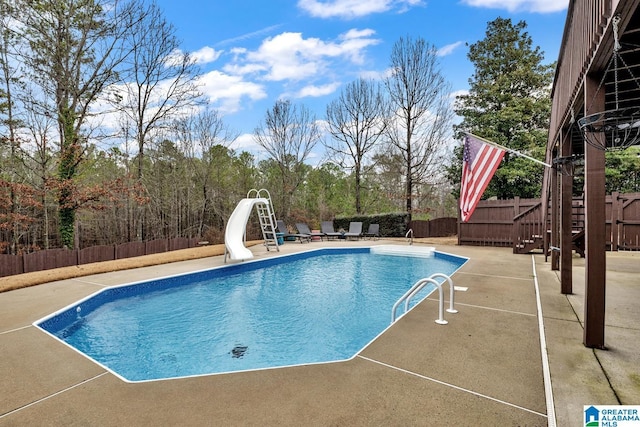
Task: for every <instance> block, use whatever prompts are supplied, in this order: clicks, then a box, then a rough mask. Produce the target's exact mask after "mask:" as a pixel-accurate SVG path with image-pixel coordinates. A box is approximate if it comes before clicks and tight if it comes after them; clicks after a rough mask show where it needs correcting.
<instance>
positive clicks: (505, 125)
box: [448, 18, 555, 199]
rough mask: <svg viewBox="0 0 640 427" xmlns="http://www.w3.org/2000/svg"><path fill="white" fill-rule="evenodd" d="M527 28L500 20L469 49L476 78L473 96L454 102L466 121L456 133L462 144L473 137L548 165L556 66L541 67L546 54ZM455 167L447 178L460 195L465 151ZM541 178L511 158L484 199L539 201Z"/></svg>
mask: <svg viewBox="0 0 640 427" xmlns="http://www.w3.org/2000/svg"><path fill="white" fill-rule="evenodd" d="M526 28H527V24H526V23H525V22H524V21H520V22H518V23H517V24H515V25H514V24H513V23H512V22H511V20H510V19H504V18H497V19H495V20H494V21H491V22H489V23H488V25H487V31H486V37H485V38H484V39H482V40H480V41H478V42H477V43H474V44H472V45H470V46H469V53H468V54H467V57H468V58H469V60H470V61H471V62H472V63H473V64H474V66H475V72H474V74H473V76H472V77H471V78H470V79H469V86H470V89H469V93H468V94H465V95H461V96H458V97H457V98H456V105H455V112H456V114H457V115H459V116H460V117H461V118H462V121H461V122H460V123H459V124H458V125H456V126H454V129H455V131H456V135H457V137H459V138H462V137H463V136H464V132H470V133H473V134H476V135H478V136H481V137H483V138H486V139H489V140H491V141H494V142H497V143H498V144H501V145H504V146H506V147H509V148H511V149H513V150H516V151H519V152H522V153H525V154H528V155H530V156H532V157H535V158H538V159H541V160H544V153H545V146H546V141H547V133H548V121H549V117H550V114H551V98H550V93H549V90H550V88H551V82H552V79H553V70H554V68H555V65H554V64H548V65H545V64H543V63H542V61H543V59H544V54H543V52H542V51H541V50H540V48H539V47H533V42H532V40H531V37H530V36H529V34H528V33H527V32H526V31H525V30H526ZM453 161H454V163H453V164H452V165H451V166H450V167H449V168H448V177H449V180H450V182H451V183H452V184H454V188H456V189H457V190H456V191H458V190H459V183H460V173H461V168H462V150H461V148H458V149H457V150H456V155H455V156H454V160H453ZM543 173H544V171H543V166H540V165H539V164H537V163H534V162H531V161H530V160H527V159H523V158H521V157H517V156H514V155H512V154H509V153H507V155H506V156H505V158H504V160H503V162H502V164H501V166H500V167H499V168H498V170H497V171H496V174H495V176H494V178H493V179H492V181H491V183H490V184H489V187H487V190H486V191H485V197H490V196H497V197H498V198H500V199H508V198H513V197H515V196H519V197H526V198H531V197H539V196H540V192H541V188H542V176H543Z"/></svg>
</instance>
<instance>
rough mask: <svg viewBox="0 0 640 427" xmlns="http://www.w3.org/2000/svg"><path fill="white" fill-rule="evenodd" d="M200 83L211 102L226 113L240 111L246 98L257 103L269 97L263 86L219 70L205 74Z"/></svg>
mask: <svg viewBox="0 0 640 427" xmlns="http://www.w3.org/2000/svg"><path fill="white" fill-rule="evenodd" d="M199 83H200V85H201V90H202V92H204V94H205V95H206V96H207V97H208V98H209V100H210V101H211V102H212V103H214V104H216V105H217V106H218V107H219V109H220V110H221V111H223V112H226V113H233V112H236V111H238V110H240V101H241V100H242V99H244V98H249V99H250V100H252V101H257V100H259V99H263V98H266V97H267V93H266V92H265V89H264V87H263V86H261V85H259V84H257V83H252V82H247V81H244V80H243V79H242V77H241V76H232V75H229V74H225V73H222V72H220V71H218V70H213V71H210V72H208V73H206V74H204V75H203V76H202V77H200V80H199Z"/></svg>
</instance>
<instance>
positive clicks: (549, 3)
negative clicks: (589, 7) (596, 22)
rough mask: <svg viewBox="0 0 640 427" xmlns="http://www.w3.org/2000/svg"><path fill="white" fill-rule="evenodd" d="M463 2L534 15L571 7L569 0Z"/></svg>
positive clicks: (478, 0)
mask: <svg viewBox="0 0 640 427" xmlns="http://www.w3.org/2000/svg"><path fill="white" fill-rule="evenodd" d="M583 1H588V0H583ZM462 2H463V3H465V4H468V5H469V6H474V7H484V8H488V9H506V10H508V11H509V12H523V11H524V12H534V13H552V12H560V11H561V10H565V9H566V8H567V6H568V5H569V0H462Z"/></svg>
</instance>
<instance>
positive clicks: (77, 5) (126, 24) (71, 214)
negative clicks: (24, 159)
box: [20, 0, 136, 247]
mask: <svg viewBox="0 0 640 427" xmlns="http://www.w3.org/2000/svg"><path fill="white" fill-rule="evenodd" d="M133 1H135V0H133ZM22 3H23V4H22V5H21V15H20V16H21V19H22V22H23V25H22V27H21V29H23V30H24V31H23V33H22V34H21V37H22V38H24V40H26V41H27V42H28V46H29V50H28V51H27V52H24V63H25V64H26V65H27V67H28V69H29V72H30V76H29V78H30V80H31V81H32V82H34V83H35V84H37V85H38V86H39V88H40V90H41V91H42V92H43V93H45V94H46V95H47V96H48V97H49V99H51V100H52V101H53V105H50V106H49V111H48V114H50V115H51V116H53V117H56V119H57V121H58V133H59V139H60V141H59V153H60V155H59V163H58V183H59V185H58V187H59V188H58V205H59V212H58V216H59V228H60V235H61V239H62V243H63V245H65V246H68V247H71V246H73V245H74V240H75V239H74V226H75V217H76V210H77V209H78V207H79V206H78V200H77V199H76V192H75V180H76V178H77V176H78V174H79V172H80V171H79V166H80V164H81V163H82V161H83V159H84V150H85V147H86V142H87V136H88V135H87V134H86V129H83V128H85V126H86V124H87V118H88V116H89V115H90V114H91V113H90V107H91V105H92V104H93V103H94V102H95V101H96V100H97V99H98V97H99V96H100V95H101V93H102V92H103V90H104V89H105V87H106V86H108V85H109V84H111V83H113V82H114V81H115V77H116V72H115V70H116V68H117V67H118V65H119V64H120V63H121V62H122V60H123V59H124V58H125V57H126V55H127V52H126V51H124V50H123V40H124V36H125V34H126V33H127V32H128V30H129V29H130V27H131V25H132V22H134V21H135V19H136V16H135V15H134V14H133V12H134V8H132V3H129V2H122V1H119V0H115V1H107V0H35V1H27V2H22Z"/></svg>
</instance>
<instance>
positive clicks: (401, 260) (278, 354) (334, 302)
mask: <svg viewBox="0 0 640 427" xmlns="http://www.w3.org/2000/svg"><path fill="white" fill-rule="evenodd" d="M378 250H379V249H378ZM374 252H375V251H374ZM382 252H384V251H382ZM429 254H430V255H431V256H429V257H424V256H415V255H419V254H409V253H404V254H401V253H396V254H388V253H387V254H385V253H379V254H378V253H371V251H370V249H369V248H325V249H318V250H312V251H307V252H303V253H298V254H294V255H284V256H279V257H274V258H270V259H265V260H259V261H251V262H245V263H240V264H233V265H227V266H224V267H219V268H213V269H209V270H205V271H199V272H196V273H191V274H187V275H179V276H172V277H166V278H161V279H157V280H152V281H146V282H141V283H135V284H130V285H124V286H119V287H113V288H109V289H105V290H103V291H101V292H98V293H96V294H94V295H92V296H90V297H88V298H85V299H83V300H81V301H79V302H77V303H74V304H72V305H70V306H68V307H66V308H65V309H63V310H61V311H60V312H58V313H54V314H52V315H51V316H48V317H46V318H44V319H42V320H40V321H38V322H36V323H35V324H36V326H38V327H40V328H41V329H43V330H44V331H46V332H47V333H49V334H51V335H53V336H54V337H56V338H57V339H60V340H62V341H63V342H64V343H66V344H67V345H69V346H71V347H72V348H74V349H76V350H77V351H79V352H81V353H82V354H84V355H85V356H87V357H89V358H90V359H92V360H94V361H95V362H97V363H99V364H100V365H102V366H103V367H105V368H106V369H108V370H110V371H111V372H113V373H114V374H116V375H118V376H119V377H120V378H122V379H123V380H125V381H148V380H156V379H165V378H176V377H184V376H194V375H206V374H214V373H224V372H236V371H245V370H252V369H263V368H272V367H280V366H291V365H300V364H311V363H321V362H329V361H339V360H345V359H349V358H351V357H353V356H355V355H356V354H357V353H358V352H360V351H361V350H362V348H364V347H365V346H366V345H367V344H368V343H369V342H371V341H372V340H373V339H374V338H375V337H376V336H378V335H379V334H380V333H381V332H382V331H384V329H386V327H388V326H389V316H390V312H391V307H392V306H393V304H394V303H395V301H396V300H397V299H398V298H399V297H400V296H401V295H402V294H404V293H405V292H406V290H407V289H409V287H410V286H411V285H413V283H415V282H416V281H417V280H419V279H420V278H423V277H428V276H430V275H431V274H433V273H445V274H449V275H450V274H452V273H453V272H455V271H456V270H457V269H458V268H459V267H460V266H461V265H462V264H463V263H464V262H465V261H466V258H461V257H456V256H453V255H449V254H442V253H438V252H435V253H434V252H430V253H429ZM406 255H410V256H406ZM411 255H413V256H411ZM422 255H424V253H423V254H422ZM428 292H430V290H425V291H424V292H422V293H421V294H420V295H418V296H417V297H416V298H415V299H414V301H415V302H416V303H417V302H419V301H420V300H422V299H423V298H424V297H426V295H427V294H428Z"/></svg>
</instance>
